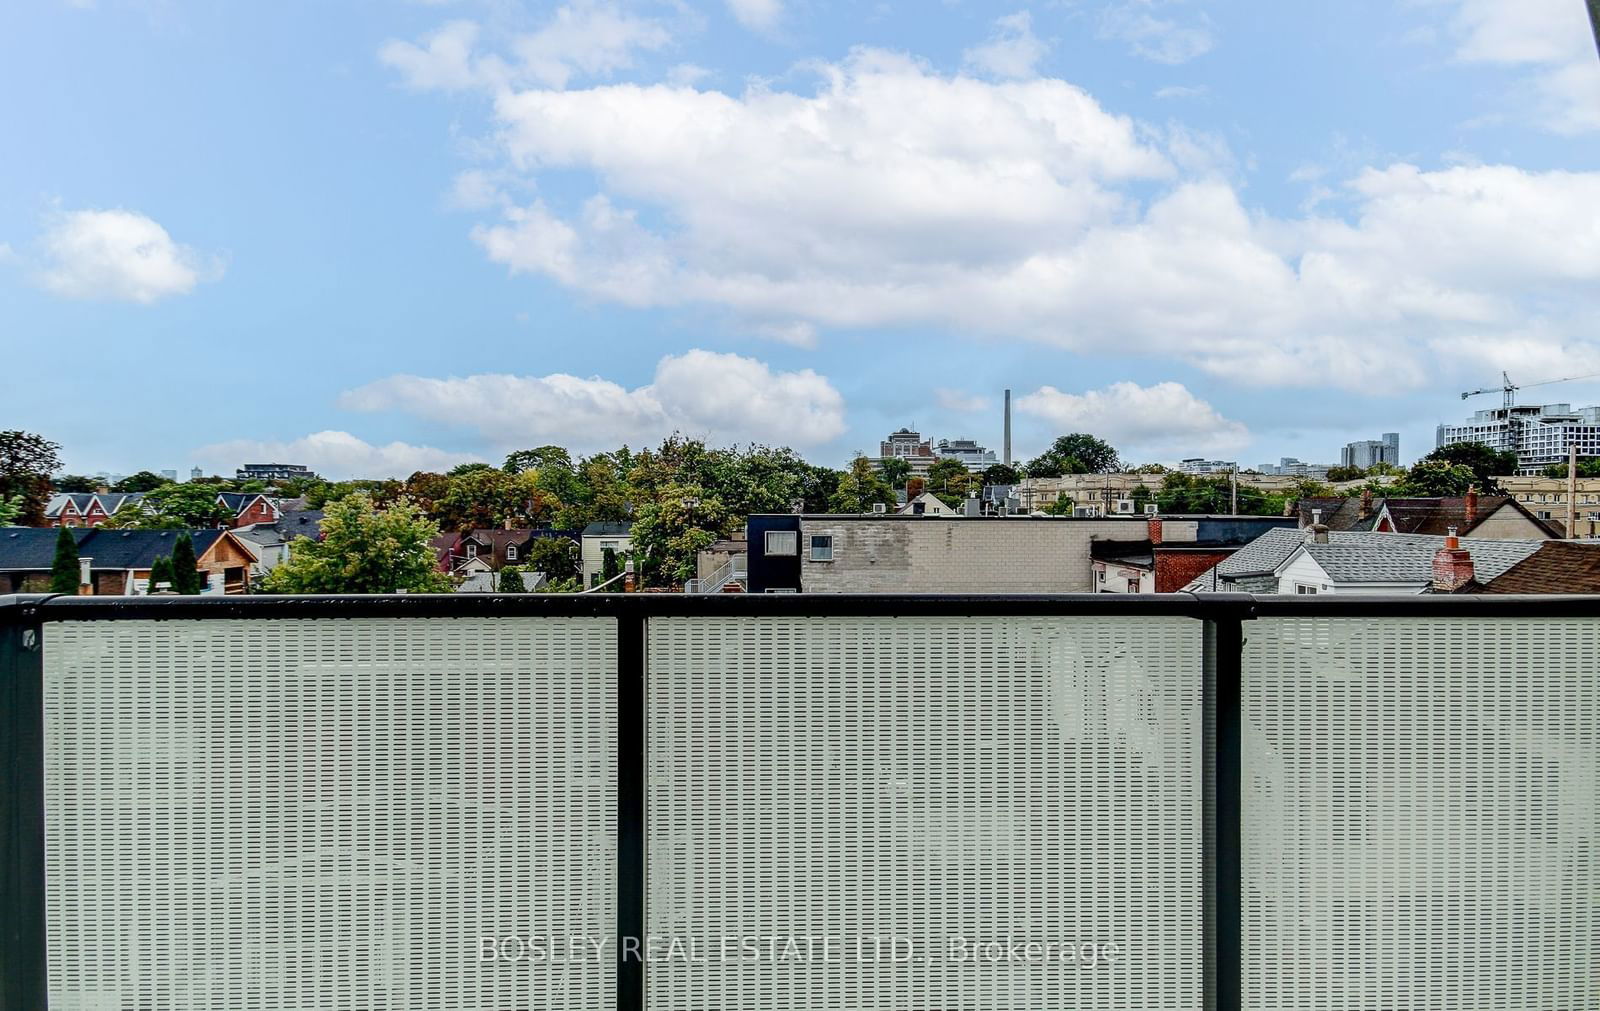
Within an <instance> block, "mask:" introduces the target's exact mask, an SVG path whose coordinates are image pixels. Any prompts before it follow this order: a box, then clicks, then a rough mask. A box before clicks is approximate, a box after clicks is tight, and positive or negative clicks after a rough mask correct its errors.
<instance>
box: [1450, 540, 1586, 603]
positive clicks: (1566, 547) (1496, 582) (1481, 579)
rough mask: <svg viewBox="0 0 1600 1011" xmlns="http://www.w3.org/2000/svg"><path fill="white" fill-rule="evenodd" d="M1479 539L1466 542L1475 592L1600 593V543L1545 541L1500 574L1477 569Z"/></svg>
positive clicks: (1464, 545) (1473, 590) (1465, 546)
mask: <svg viewBox="0 0 1600 1011" xmlns="http://www.w3.org/2000/svg"><path fill="white" fill-rule="evenodd" d="M1478 543H1479V542H1477V541H1472V542H1469V543H1466V544H1463V545H1462V547H1464V548H1466V549H1467V551H1468V553H1469V554H1471V555H1472V560H1473V569H1474V571H1473V578H1474V580H1475V581H1476V583H1477V585H1476V586H1474V587H1473V588H1472V592H1473V593H1600V542H1595V541H1544V542H1541V543H1540V544H1539V550H1537V551H1535V552H1534V553H1533V554H1531V555H1529V556H1528V557H1526V558H1524V559H1522V561H1520V562H1518V563H1517V564H1515V565H1513V566H1511V568H1509V569H1507V570H1505V571H1504V572H1502V573H1500V574H1499V575H1498V576H1491V577H1487V578H1486V577H1485V576H1484V575H1483V574H1482V573H1480V572H1478V571H1477V561H1478V558H1477V550H1478Z"/></svg>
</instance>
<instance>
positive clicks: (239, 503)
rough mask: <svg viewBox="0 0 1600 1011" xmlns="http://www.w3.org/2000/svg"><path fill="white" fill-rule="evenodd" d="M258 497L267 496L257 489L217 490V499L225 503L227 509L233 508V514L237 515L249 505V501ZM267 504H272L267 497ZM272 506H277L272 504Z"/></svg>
mask: <svg viewBox="0 0 1600 1011" xmlns="http://www.w3.org/2000/svg"><path fill="white" fill-rule="evenodd" d="M258 498H267V497H266V495H264V494H263V493H261V492H258V491H219V492H217V501H218V502H221V503H222V504H223V505H225V506H227V507H228V508H229V509H231V510H233V513H234V515H235V516H237V515H238V514H239V513H242V512H244V511H245V509H247V508H248V507H249V506H250V503H252V502H254V501H255V500H256V499H258ZM267 505H269V506H270V505H272V500H271V499H267ZM273 508H277V507H276V506H273Z"/></svg>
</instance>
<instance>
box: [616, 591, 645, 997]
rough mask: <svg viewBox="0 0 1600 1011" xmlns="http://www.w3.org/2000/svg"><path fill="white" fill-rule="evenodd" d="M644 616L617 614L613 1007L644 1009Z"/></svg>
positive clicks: (636, 611) (638, 612)
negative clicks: (615, 880) (615, 960)
mask: <svg viewBox="0 0 1600 1011" xmlns="http://www.w3.org/2000/svg"><path fill="white" fill-rule="evenodd" d="M644 819H645V617H644V613H643V612H642V611H641V610H639V609H637V608H627V609H626V610H624V611H623V612H622V613H620V614H619V615H618V616H617V937H616V947H617V1009H618V1011H643V1009H644V971H645V965H644V936H645V921H644V917H645V908H644V902H645V881H644V879H645V852H644V838H645V836H644V833H645V821H644Z"/></svg>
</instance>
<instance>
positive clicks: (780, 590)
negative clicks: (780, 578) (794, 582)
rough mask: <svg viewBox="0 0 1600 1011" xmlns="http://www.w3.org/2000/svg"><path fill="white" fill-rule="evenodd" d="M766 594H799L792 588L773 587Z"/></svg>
mask: <svg viewBox="0 0 1600 1011" xmlns="http://www.w3.org/2000/svg"><path fill="white" fill-rule="evenodd" d="M767 592H768V593H799V592H800V591H799V590H796V589H795V588H794V587H792V586H774V587H772V588H770V589H768V590H767Z"/></svg>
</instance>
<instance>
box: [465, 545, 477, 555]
mask: <svg viewBox="0 0 1600 1011" xmlns="http://www.w3.org/2000/svg"><path fill="white" fill-rule="evenodd" d="M467 557H468V558H477V557H478V546H477V545H476V544H468V545H467Z"/></svg>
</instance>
